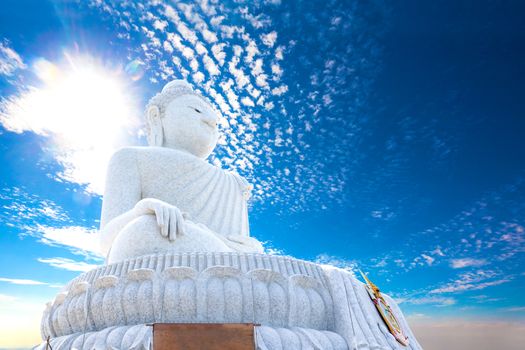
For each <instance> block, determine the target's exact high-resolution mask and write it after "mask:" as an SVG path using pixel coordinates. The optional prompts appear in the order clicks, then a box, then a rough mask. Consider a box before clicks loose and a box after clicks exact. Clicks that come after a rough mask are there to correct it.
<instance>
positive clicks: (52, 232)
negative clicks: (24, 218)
mask: <svg viewBox="0 0 525 350" xmlns="http://www.w3.org/2000/svg"><path fill="white" fill-rule="evenodd" d="M38 230H39V231H40V233H41V237H40V241H41V242H42V243H44V244H48V245H60V246H66V247H69V248H73V252H76V253H82V254H84V255H86V256H88V257H91V256H92V255H95V257H96V256H100V247H99V244H100V243H99V242H100V241H99V237H100V236H99V232H98V231H97V230H95V229H87V228H85V227H81V226H68V227H60V228H57V227H48V226H39V227H38Z"/></svg>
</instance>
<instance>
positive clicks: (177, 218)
mask: <svg viewBox="0 0 525 350" xmlns="http://www.w3.org/2000/svg"><path fill="white" fill-rule="evenodd" d="M134 210H135V214H136V215H137V216H140V215H146V214H154V215H155V217H156V218H157V224H158V225H159V229H160V234H161V235H162V236H163V237H166V238H168V239H169V240H170V241H174V240H175V239H176V238H177V237H178V236H180V235H183V234H184V221H185V219H186V217H187V214H185V213H182V212H181V211H180V210H179V208H177V207H176V206H174V205H171V204H168V203H166V202H163V201H161V200H158V199H155V198H144V199H141V200H140V201H139V202H138V203H137V204H136V205H135V208H134Z"/></svg>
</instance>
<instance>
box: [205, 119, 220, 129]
mask: <svg viewBox="0 0 525 350" xmlns="http://www.w3.org/2000/svg"><path fill="white" fill-rule="evenodd" d="M201 122H203V123H204V124H206V125H207V126H209V127H210V128H212V129H214V128H215V126H216V125H217V124H216V123H214V122H213V121H211V120H206V119H201Z"/></svg>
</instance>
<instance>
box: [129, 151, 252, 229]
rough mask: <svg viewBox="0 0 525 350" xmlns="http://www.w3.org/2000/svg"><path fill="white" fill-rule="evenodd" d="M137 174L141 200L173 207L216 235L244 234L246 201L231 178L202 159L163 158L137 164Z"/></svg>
mask: <svg viewBox="0 0 525 350" xmlns="http://www.w3.org/2000/svg"><path fill="white" fill-rule="evenodd" d="M182 160H184V159H182ZM139 172H140V176H141V184H142V185H141V197H142V198H157V199H160V200H162V201H165V202H167V203H170V204H172V205H175V206H177V207H178V208H179V209H180V210H182V211H184V212H187V213H189V214H190V215H191V216H192V217H193V218H194V219H195V221H197V222H200V223H203V224H206V225H207V226H208V227H210V228H213V229H214V230H215V231H216V232H223V231H225V232H228V233H229V232H232V230H233V232H239V231H243V230H241V227H240V226H239V225H241V223H240V222H241V221H243V217H244V216H245V215H246V214H245V212H246V201H245V199H244V197H243V194H242V188H241V186H240V185H239V182H238V181H237V180H236V178H235V176H234V175H232V174H229V173H227V172H225V171H224V170H222V169H219V168H216V167H214V166H211V165H210V164H208V163H205V162H203V161H201V160H198V161H186V162H185V161H181V160H180V159H173V158H166V157H157V159H156V161H152V159H151V158H150V159H148V161H147V162H143V163H139ZM232 225H233V227H232ZM243 226H244V225H243ZM234 227H235V229H234Z"/></svg>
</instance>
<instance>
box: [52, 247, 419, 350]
mask: <svg viewBox="0 0 525 350" xmlns="http://www.w3.org/2000/svg"><path fill="white" fill-rule="evenodd" d="M387 298H388V297H387ZM388 301H389V303H390V304H391V305H392V307H393V309H394V312H395V313H396V315H397V316H398V319H399V320H400V323H401V325H402V327H403V330H404V331H405V333H406V334H407V335H408V336H409V338H410V345H409V346H408V347H403V346H401V345H400V344H399V343H397V342H396V341H395V339H394V338H393V337H392V335H391V334H390V333H388V331H387V330H386V327H385V326H384V323H383V321H382V320H381V319H380V317H379V314H378V313H377V311H376V310H375V308H374V305H373V303H372V301H371V300H370V298H369V297H368V295H367V292H366V290H365V287H364V284H363V283H361V282H359V281H358V280H356V279H355V277H353V276H352V275H351V274H350V273H348V272H346V271H343V270H339V269H336V268H329V267H325V266H320V265H316V264H313V263H309V262H305V261H301V260H297V259H293V258H288V257H280V256H269V255H264V254H250V253H236V252H234V253H232V252H228V253H218V252H215V253H191V254H188V253H180V254H173V253H169V254H157V255H151V256H144V257H139V258H135V259H129V260H126V261H123V262H119V263H116V264H112V265H108V266H103V267H100V268H98V269H96V270H93V271H90V272H88V273H85V274H82V275H81V276H79V277H78V278H76V279H75V280H73V281H72V282H71V283H70V284H68V285H67V286H66V288H65V289H64V290H63V291H62V293H60V294H59V295H58V296H57V297H56V299H55V300H54V302H52V303H49V305H48V308H47V310H46V312H45V314H44V317H43V319H42V334H43V337H47V336H48V335H49V336H51V337H52V338H53V339H69V338H71V339H73V338H75V339H76V338H78V335H79V334H84V333H85V334H91V336H93V337H102V338H103V337H105V336H106V335H107V333H104V332H105V330H107V329H109V328H112V327H130V326H133V325H141V324H146V323H155V322H183V323H186V322H188V323H194V322H198V323H201V322H202V323H207V322H211V323H214V322H226V323H229V322H233V323H237V322H240V323H258V324H261V325H262V326H263V327H267V328H264V331H263V330H258V332H262V333H261V334H262V335H261V337H258V338H257V339H258V340H257V342H258V347H259V348H260V349H268V350H273V349H287V348H290V349H295V348H297V349H310V348H311V347H310V346H311V344H318V345H319V344H321V347H317V348H319V349H325V348H326V349H346V348H348V349H352V348H356V349H420V346H419V345H418V343H417V341H416V339H415V338H414V335H413V334H412V333H411V332H410V329H409V328H408V325H407V323H406V321H405V319H404V317H403V315H402V313H401V312H400V310H399V309H398V308H397V306H396V305H395V303H394V301H393V300H391V299H388ZM136 329H137V332H138V329H139V328H136ZM261 329H262V328H261ZM95 334H99V335H97V336H95ZM128 336H129V337H131V335H128ZM302 336H303V337H306V339H309V340H308V341H309V342H310V343H308V342H307V343H305V342H304V341H301V337H302ZM327 336H328V338H326V337H327ZM64 337H66V338H64ZM68 337H69V338H68ZM113 337H116V336H113ZM142 337H143V338H141V339H142V340H144V339H146V338H144V337H146V335H144V334H143V335H142ZM136 339H138V340H137V341H139V340H140V339H139V338H136ZM327 339H328V340H329V341H330V342H329V343H327V342H326V341H327ZM142 340H140V341H142ZM334 342H335V343H334ZM64 344H66V343H64ZM67 344H70V343H67ZM283 344H291V345H283ZM294 344H296V345H294ZM297 344H301V345H300V346H301V347H296V346H298V345H297ZM308 344H310V345H308ZM322 344H332V345H330V346H332V347H324V346H325V345H322ZM338 344H339V345H338ZM341 344H344V346H343V345H341ZM287 346H290V347H287ZM345 346H346V347H345ZM117 348H118V347H117ZM313 348H316V347H315V346H314V347H313ZM85 349H88V348H85Z"/></svg>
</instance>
